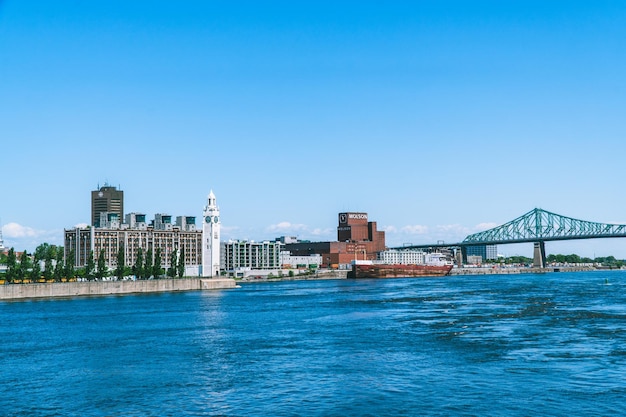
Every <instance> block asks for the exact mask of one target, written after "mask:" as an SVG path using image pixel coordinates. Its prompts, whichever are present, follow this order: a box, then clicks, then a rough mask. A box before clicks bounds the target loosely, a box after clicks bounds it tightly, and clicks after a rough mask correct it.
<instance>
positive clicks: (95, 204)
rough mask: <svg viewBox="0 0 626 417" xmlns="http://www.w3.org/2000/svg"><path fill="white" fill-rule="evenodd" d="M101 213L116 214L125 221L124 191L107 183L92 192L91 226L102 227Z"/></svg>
mask: <svg viewBox="0 0 626 417" xmlns="http://www.w3.org/2000/svg"><path fill="white" fill-rule="evenodd" d="M100 213H115V214H117V215H118V217H117V218H118V219H119V220H120V221H122V219H124V191H122V190H118V189H117V188H115V187H113V186H111V185H109V184H107V183H105V184H104V186H102V187H100V188H99V189H98V190H95V191H92V192H91V225H92V226H94V227H100Z"/></svg>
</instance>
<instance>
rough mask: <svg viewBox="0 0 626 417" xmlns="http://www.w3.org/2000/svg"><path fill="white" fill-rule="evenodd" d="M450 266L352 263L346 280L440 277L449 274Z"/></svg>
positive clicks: (372, 262)
mask: <svg viewBox="0 0 626 417" xmlns="http://www.w3.org/2000/svg"><path fill="white" fill-rule="evenodd" d="M451 270H452V264H436V265H428V264H386V263H377V262H376V261H353V262H352V270H351V271H349V272H348V278H405V277H406V278H412V277H441V276H446V275H448V274H450V271H451Z"/></svg>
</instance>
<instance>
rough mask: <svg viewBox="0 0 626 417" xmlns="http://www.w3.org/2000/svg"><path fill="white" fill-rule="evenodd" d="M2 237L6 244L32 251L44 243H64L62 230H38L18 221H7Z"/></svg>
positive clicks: (3, 227) (10, 246)
mask: <svg viewBox="0 0 626 417" xmlns="http://www.w3.org/2000/svg"><path fill="white" fill-rule="evenodd" d="M2 237H3V239H4V246H6V247H8V248H16V249H19V250H23V249H24V250H27V251H30V252H32V251H34V250H35V248H36V247H37V246H39V245H41V244H42V243H49V244H52V245H63V231H62V230H38V229H34V228H32V227H29V226H22V225H21V224H18V223H7V224H5V225H4V226H2Z"/></svg>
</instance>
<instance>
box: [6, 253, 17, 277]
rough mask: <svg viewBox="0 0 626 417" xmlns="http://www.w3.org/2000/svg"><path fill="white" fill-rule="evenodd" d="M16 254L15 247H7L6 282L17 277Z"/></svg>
mask: <svg viewBox="0 0 626 417" xmlns="http://www.w3.org/2000/svg"><path fill="white" fill-rule="evenodd" d="M17 269H18V265H17V256H16V255H15V249H13V248H11V249H9V253H8V254H7V274H6V280H7V282H13V281H14V280H16V279H17V273H18V271H17Z"/></svg>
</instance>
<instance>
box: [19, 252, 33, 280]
mask: <svg viewBox="0 0 626 417" xmlns="http://www.w3.org/2000/svg"><path fill="white" fill-rule="evenodd" d="M31 268H32V261H31V259H30V256H29V255H28V252H26V251H24V252H22V254H21V255H20V267H19V270H18V276H17V279H25V278H26V277H27V276H28V272H29V271H30V270H31Z"/></svg>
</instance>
